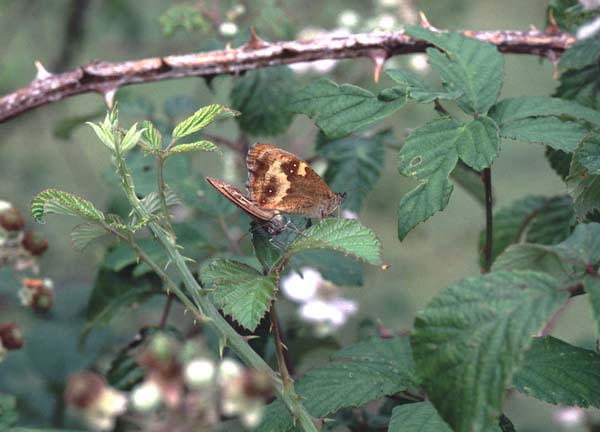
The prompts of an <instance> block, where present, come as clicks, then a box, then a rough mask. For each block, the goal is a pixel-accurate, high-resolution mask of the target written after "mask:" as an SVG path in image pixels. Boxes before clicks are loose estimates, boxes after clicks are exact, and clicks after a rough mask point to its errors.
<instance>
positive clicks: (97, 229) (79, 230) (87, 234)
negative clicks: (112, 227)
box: [71, 222, 107, 251]
mask: <svg viewBox="0 0 600 432" xmlns="http://www.w3.org/2000/svg"><path fill="white" fill-rule="evenodd" d="M106 233H107V231H106V229H105V228H104V227H102V226H100V225H97V224H94V223H89V222H84V223H81V224H79V225H77V226H75V227H74V228H73V230H72V231H71V243H72V244H73V247H74V248H75V249H77V250H79V251H82V250H84V249H85V248H86V247H87V246H88V245H89V244H90V243H91V242H92V241H93V240H95V239H97V238H98V237H101V236H103V235H104V234H106Z"/></svg>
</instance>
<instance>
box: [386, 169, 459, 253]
mask: <svg viewBox="0 0 600 432" xmlns="http://www.w3.org/2000/svg"><path fill="white" fill-rule="evenodd" d="M439 177H440V176H439V175H436V176H434V177H432V178H430V179H429V181H428V182H426V183H421V184H420V185H419V186H417V187H416V188H414V189H413V190H411V191H410V192H408V193H407V194H405V195H404V196H403V197H402V199H401V200H400V204H399V205H398V238H399V239H400V240H401V241H402V240H404V238H405V237H406V236H407V235H408V233H409V232H410V231H411V230H412V229H413V228H414V227H416V226H417V225H418V224H420V223H421V222H425V221H426V220H427V219H429V218H430V217H431V216H433V215H434V214H435V213H437V212H438V211H441V210H444V209H445V208H446V206H447V205H448V201H449V200H450V195H451V194H452V190H453V188H454V187H453V186H452V184H451V183H450V182H449V181H448V179H445V178H442V179H441V180H439V179H438V178H439Z"/></svg>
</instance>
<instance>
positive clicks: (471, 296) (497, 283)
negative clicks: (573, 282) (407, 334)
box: [411, 272, 568, 432]
mask: <svg viewBox="0 0 600 432" xmlns="http://www.w3.org/2000/svg"><path fill="white" fill-rule="evenodd" d="M559 288H560V285H559V283H558V281H557V280H556V279H554V278H552V277H550V276H548V275H545V274H541V273H534V272H498V273H489V274H487V275H484V276H480V277H475V278H470V279H466V280H464V281H462V282H458V283H456V284H455V285H452V286H450V287H449V288H447V289H445V290H444V291H442V293H441V294H439V295H438V296H436V297H435V298H434V299H433V300H432V301H431V302H430V303H429V304H428V305H427V307H426V308H425V309H424V310H423V311H421V312H420V313H419V314H418V315H417V317H416V319H415V329H414V332H413V334H412V337H411V343H412V347H413V354H414V358H415V364H416V365H417V373H418V375H419V376H420V377H421V378H422V380H423V387H424V389H425V391H426V392H427V396H428V397H429V399H430V400H431V401H432V402H433V404H434V405H435V407H436V408H437V410H438V412H439V413H440V415H441V416H442V418H444V420H445V421H446V422H448V424H449V425H450V426H451V427H452V428H453V430H455V431H458V432H462V431H465V432H466V431H472V430H478V431H487V430H491V429H492V427H493V426H494V425H495V424H496V423H497V417H498V416H499V415H500V413H501V409H502V401H503V397H504V395H505V391H506V388H507V387H508V385H509V383H510V382H511V380H512V375H513V373H514V372H515V370H516V369H517V368H518V367H519V365H520V363H521V358H522V355H523V353H524V351H525V350H526V349H527V348H528V347H529V345H530V343H531V337H530V336H531V334H532V333H535V332H536V331H538V330H539V328H540V327H542V325H543V324H544V322H545V320H547V319H548V318H549V317H550V316H551V315H552V313H553V312H554V311H555V310H556V309H558V307H559V306H560V305H561V304H562V303H563V302H564V301H565V300H566V299H567V297H568V293H567V292H565V291H561V290H559ZM450 394H451V395H452V397H448V395H450Z"/></svg>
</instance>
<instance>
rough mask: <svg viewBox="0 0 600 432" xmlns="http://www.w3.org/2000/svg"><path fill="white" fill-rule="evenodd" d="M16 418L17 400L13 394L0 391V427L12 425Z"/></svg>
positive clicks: (3, 428)
mask: <svg viewBox="0 0 600 432" xmlns="http://www.w3.org/2000/svg"><path fill="white" fill-rule="evenodd" d="M18 418H19V415H18V414H17V401H16V400H15V398H14V396H10V395H7V394H4V393H0V429H2V430H5V428H6V429H8V428H9V427H11V426H14V425H15V423H17V420H18Z"/></svg>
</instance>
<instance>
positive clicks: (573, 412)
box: [553, 407, 585, 426]
mask: <svg viewBox="0 0 600 432" xmlns="http://www.w3.org/2000/svg"><path fill="white" fill-rule="evenodd" d="M553 417H554V420H555V421H556V422H557V423H559V424H561V425H563V426H575V425H578V424H581V423H582V422H583V420H584V417H585V410H583V409H582V408H578V407H562V408H558V409H557V410H556V411H555V412H554V416H553Z"/></svg>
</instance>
